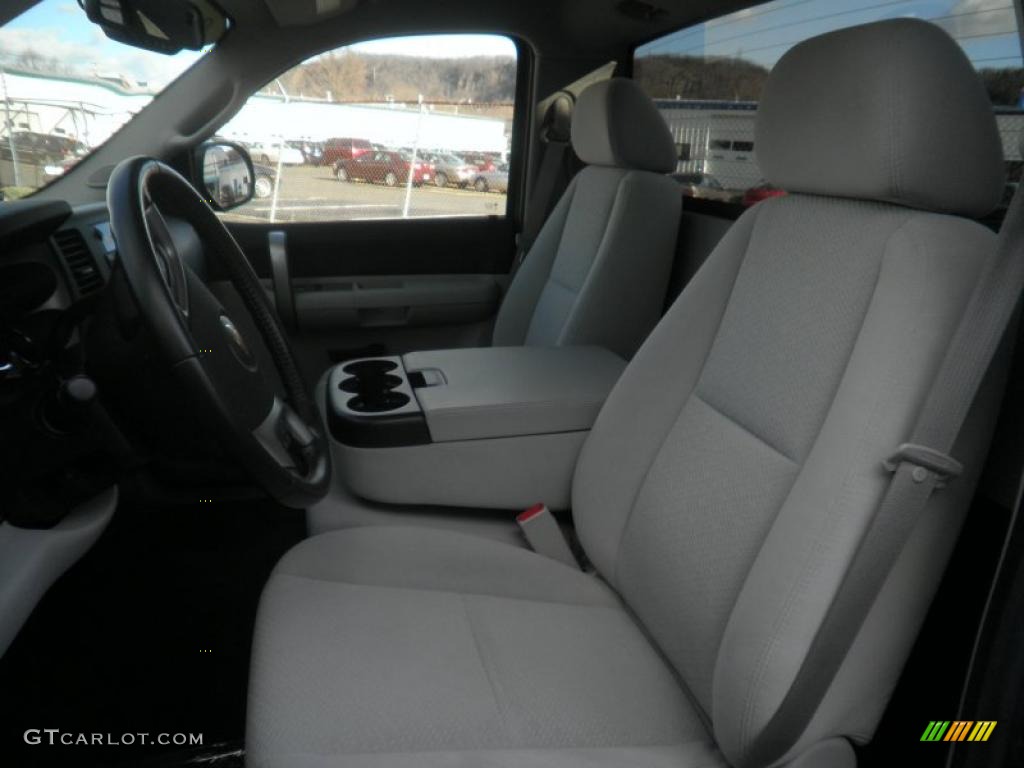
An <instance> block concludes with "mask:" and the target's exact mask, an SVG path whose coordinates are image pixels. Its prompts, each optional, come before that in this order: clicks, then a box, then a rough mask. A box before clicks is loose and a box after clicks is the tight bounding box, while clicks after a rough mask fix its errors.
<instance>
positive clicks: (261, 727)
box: [247, 527, 721, 768]
mask: <svg viewBox="0 0 1024 768" xmlns="http://www.w3.org/2000/svg"><path fill="white" fill-rule="evenodd" d="M247 733H248V744H247V751H248V765H249V766H252V767H253V768H256V767H259V768H263V767H265V766H274V767H275V768H277V767H278V766H317V767H320V766H383V765H389V766H393V765H399V766H401V765H409V766H412V765H416V766H423V765H430V766H449V765H467V764H473V765H486V766H505V765H510V766H511V765H516V766H546V765H552V764H557V765H558V766H576V765H579V766H593V765H627V764H628V765H650V766H661V765H665V766H668V765H674V766H698V765H699V766H705V765H720V764H721V762H720V757H719V756H718V753H717V751H716V750H715V749H714V747H713V746H712V745H711V740H710V737H709V735H708V732H707V730H706V728H705V726H704V724H703V722H702V719H701V716H700V715H699V714H698V712H697V711H696V709H695V708H694V707H693V705H692V704H691V703H690V700H689V699H688V697H687V695H686V693H685V691H684V690H683V689H682V688H681V687H680V684H679V683H678V681H677V679H676V677H675V676H674V675H673V673H672V672H671V670H670V669H669V667H668V666H667V665H666V664H665V662H664V660H663V659H662V658H661V656H660V655H659V654H658V652H657V651H656V650H655V649H654V648H653V647H652V646H651V644H650V643H649V642H648V641H647V639H646V637H645V636H644V634H643V633H642V632H641V631H640V629H639V628H638V626H637V624H636V623H635V622H634V620H633V619H632V617H631V616H630V615H629V613H628V612H627V611H626V610H625V609H624V608H623V607H622V604H621V603H620V601H619V599H618V598H617V597H616V596H615V594H614V593H613V592H612V591H611V590H610V589H608V588H607V587H606V586H605V585H604V584H603V582H601V581H600V580H599V579H598V578H596V577H594V576H590V575H588V574H585V573H583V572H580V571H576V570H573V569H571V568H567V567H565V566H563V565H561V564H559V563H557V562H554V561H552V560H549V559H547V558H544V557H541V556H539V555H536V554H534V553H532V552H529V551H526V550H522V549H517V548H515V547H510V546H507V545H504V544H500V543H497V542H490V541H485V540H483V539H480V538H477V537H472V536H464V535H461V534H454V533H450V532H443V531H433V530H428V529H418V528H411V527H410V528H402V527H387V528H383V527H382V528H360V529H352V530H347V531H336V532H333V533H327V534H323V535H321V536H316V537H313V538H311V539H307V540H306V541H304V542H303V543H301V544H299V545H298V546H297V547H295V548H294V549H293V550H291V552H290V553H288V554H287V555H286V556H285V557H284V559H283V560H282V561H281V563H280V564H279V565H278V566H277V568H276V569H275V571H274V573H273V575H272V576H271V579H270V582H269V583H268V585H267V588H266V590H265V591H264V594H263V599H262V602H261V604H260V610H259V616H258V619H257V627H256V635H255V640H254V647H253V667H252V675H251V680H250V690H249V714H248V728H247Z"/></svg>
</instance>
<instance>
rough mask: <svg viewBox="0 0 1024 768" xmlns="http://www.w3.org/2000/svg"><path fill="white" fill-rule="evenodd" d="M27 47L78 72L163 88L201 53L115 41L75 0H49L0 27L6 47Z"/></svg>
mask: <svg viewBox="0 0 1024 768" xmlns="http://www.w3.org/2000/svg"><path fill="white" fill-rule="evenodd" d="M26 49H32V50H34V51H36V52H38V53H41V54H43V55H45V56H53V57H56V58H58V59H60V60H61V62H62V63H65V64H67V65H69V66H71V67H72V69H73V70H74V71H75V72H76V73H77V74H83V75H89V74H92V73H93V72H94V71H98V72H101V73H117V74H121V75H128V76H130V77H132V78H134V79H135V80H137V81H144V82H149V83H150V84H151V85H157V86H160V85H164V84H166V83H168V82H170V81H171V80H173V79H174V78H175V77H177V76H178V75H179V74H181V73H182V72H183V71H185V69H187V68H188V66H189V65H190V64H192V63H193V62H194V61H195V60H196V59H197V58H199V56H200V55H201V54H200V53H198V52H196V51H181V52H179V53H177V54H175V55H173V56H165V55H163V54H160V53H155V52H153V51H144V50H141V49H139V48H133V47H131V46H129V45H124V44H123V43H117V42H114V41H113V40H110V39H108V38H107V36H106V35H104V34H103V32H102V31H101V30H100V28H99V27H97V26H96V25H95V24H93V23H92V22H91V21H89V19H88V18H87V17H86V15H85V11H83V10H82V9H81V8H79V7H78V3H76V2H74V0H43V2H41V3H39V4H37V5H35V6H33V7H32V8H30V9H29V10H27V11H26V12H25V13H23V14H21V16H18V17H17V18H16V19H13V20H12V21H10V22H8V23H7V24H5V25H4V26H3V27H2V28H0V51H2V52H3V53H4V54H6V55H7V56H10V55H12V54H14V55H17V54H18V53H21V52H22V51H24V50H26ZM7 56H5V60H6V59H7Z"/></svg>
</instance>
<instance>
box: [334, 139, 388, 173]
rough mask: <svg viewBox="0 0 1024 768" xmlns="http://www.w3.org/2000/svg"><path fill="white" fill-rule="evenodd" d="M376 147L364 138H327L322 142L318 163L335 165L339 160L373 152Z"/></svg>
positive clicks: (353, 158)
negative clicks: (322, 147)
mask: <svg viewBox="0 0 1024 768" xmlns="http://www.w3.org/2000/svg"><path fill="white" fill-rule="evenodd" d="M375 149H377V147H375V146H374V145H373V144H371V143H370V142H369V141H367V140H366V139H351V138H342V139H328V140H327V141H325V142H324V151H323V154H322V155H321V156H320V165H330V166H335V165H336V164H337V162H338V161H339V160H355V159H356V158H357V157H360V156H362V155H365V154H367V153H368V152H373V151H374V150H375Z"/></svg>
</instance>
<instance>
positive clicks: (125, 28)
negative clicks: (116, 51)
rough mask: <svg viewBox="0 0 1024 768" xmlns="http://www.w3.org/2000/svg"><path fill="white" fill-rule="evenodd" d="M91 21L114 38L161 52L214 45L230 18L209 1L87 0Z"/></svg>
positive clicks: (85, 3)
mask: <svg viewBox="0 0 1024 768" xmlns="http://www.w3.org/2000/svg"><path fill="white" fill-rule="evenodd" d="M83 7H84V8H85V13H86V15H87V16H88V17H89V21H91V22H93V23H94V24H98V25H99V26H100V28H101V29H102V30H103V33H104V34H105V35H106V36H107V37H109V38H110V39H111V40H117V41H118V42H120V43H125V44H126V45H132V46H134V47H136V48H145V49H146V50H148V51H157V52H158V53H167V54H172V53H177V52H178V51H180V50H181V49H182V48H188V49H189V50H193V51H198V50H200V49H202V48H203V47H205V46H207V45H213V44H214V43H216V42H217V41H218V40H220V39H221V37H223V35H224V31H225V30H226V29H227V26H228V20H227V17H226V16H225V15H224V14H223V13H222V12H221V11H220V9H219V8H217V7H216V6H215V5H214V4H213V3H211V2H209V0H85V2H84V4H83Z"/></svg>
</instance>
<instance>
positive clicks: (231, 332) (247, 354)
mask: <svg viewBox="0 0 1024 768" xmlns="http://www.w3.org/2000/svg"><path fill="white" fill-rule="evenodd" d="M220 327H221V329H222V330H223V331H224V336H225V337H226V339H227V342H228V347H229V348H230V349H231V351H232V352H233V353H234V355H235V357H236V358H238V362H240V363H241V364H242V365H244V366H245V367H246V368H248V369H249V370H250V371H255V370H256V358H255V356H254V355H253V354H252V351H251V350H250V349H249V345H248V344H246V343H245V339H244V338H243V337H242V333H241V331H239V330H238V327H237V326H236V325H235V324H234V323H233V322H231V318H230V317H228V316H227V315H225V314H222V315H221V316H220Z"/></svg>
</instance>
